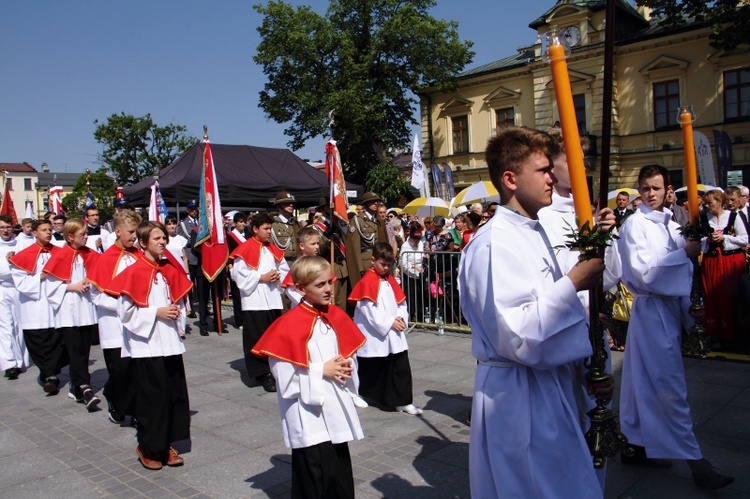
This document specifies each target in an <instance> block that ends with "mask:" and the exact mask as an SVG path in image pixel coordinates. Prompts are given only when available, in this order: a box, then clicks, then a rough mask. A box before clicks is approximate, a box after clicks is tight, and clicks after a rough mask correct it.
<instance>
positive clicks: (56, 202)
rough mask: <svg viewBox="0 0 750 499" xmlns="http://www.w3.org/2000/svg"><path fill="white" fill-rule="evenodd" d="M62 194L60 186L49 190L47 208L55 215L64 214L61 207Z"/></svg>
mask: <svg viewBox="0 0 750 499" xmlns="http://www.w3.org/2000/svg"><path fill="white" fill-rule="evenodd" d="M62 193H63V188H62V186H60V185H56V186H54V187H50V188H49V201H48V206H47V208H48V209H49V211H51V212H52V213H54V214H55V215H64V214H65V210H63V205H62Z"/></svg>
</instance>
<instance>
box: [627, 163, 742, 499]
mask: <svg viewBox="0 0 750 499" xmlns="http://www.w3.org/2000/svg"><path fill="white" fill-rule="evenodd" d="M667 175H668V172H667V170H666V168H664V167H663V166H659V165H647V166H644V167H643V168H642V169H641V171H640V173H639V174H638V190H639V192H640V193H641V197H642V198H643V203H641V204H640V206H638V210H637V211H636V212H635V213H634V214H632V215H630V216H629V217H628V218H627V219H626V220H625V222H624V223H623V224H622V227H621V230H620V240H619V241H618V244H619V249H620V256H621V258H622V282H623V283H624V284H625V285H626V286H627V287H628V289H630V290H631V291H632V292H633V295H634V296H635V299H634V300H633V308H632V311H631V314H630V325H629V327H628V337H627V343H626V348H625V359H624V361H623V365H622V390H621V392H620V425H621V427H622V432H623V433H624V434H625V436H626V437H628V440H629V442H630V444H631V445H632V447H633V450H634V455H633V456H630V457H629V456H623V461H624V462H628V463H629V464H641V465H644V466H648V467H652V468H654V467H655V468H668V467H670V466H671V464H670V463H668V462H664V461H659V460H660V459H685V460H686V461H687V463H688V465H689V466H690V469H691V470H692V472H693V480H694V481H695V483H696V485H697V486H698V487H701V488H706V489H718V488H721V487H725V486H727V485H729V484H730V483H732V482H733V481H734V479H733V478H731V477H727V476H723V475H720V474H719V473H717V472H716V471H715V470H714V469H713V467H712V466H711V463H709V462H708V461H707V460H705V459H703V456H702V454H701V450H700V447H699V446H698V442H697V440H696V439H695V434H694V433H693V421H692V420H691V418H690V406H689V405H688V403H687V384H686V382H685V369H684V366H683V363H682V352H681V350H680V342H681V338H682V329H683V328H688V327H690V326H692V324H693V320H692V318H691V317H690V316H689V314H688V308H689V306H690V289H691V281H692V273H693V264H692V263H691V261H690V258H693V257H697V256H698V253H699V252H700V242H699V241H686V240H685V238H684V237H683V236H682V235H681V234H680V233H679V230H678V229H679V227H678V225H677V222H674V221H672V212H671V211H670V210H668V209H667V208H665V207H664V204H665V200H666V192H667V185H668V184H667Z"/></svg>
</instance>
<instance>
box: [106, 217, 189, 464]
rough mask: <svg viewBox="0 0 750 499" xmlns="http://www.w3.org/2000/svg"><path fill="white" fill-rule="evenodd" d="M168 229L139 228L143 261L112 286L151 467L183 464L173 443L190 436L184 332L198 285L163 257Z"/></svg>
mask: <svg viewBox="0 0 750 499" xmlns="http://www.w3.org/2000/svg"><path fill="white" fill-rule="evenodd" d="M167 238H168V236H167V229H166V227H164V226H163V225H162V224H160V223H159V222H143V223H141V224H140V225H139V226H138V242H139V244H140V245H141V248H143V250H144V256H143V258H140V259H139V260H138V261H137V262H135V263H134V264H133V265H131V266H130V267H128V268H127V269H125V270H124V271H122V272H121V273H120V274H119V275H118V276H117V277H115V278H114V279H112V282H111V283H110V285H109V286H108V288H107V292H108V293H110V294H113V295H116V296H119V302H118V309H117V311H118V316H119V317H120V320H121V321H122V328H123V346H122V355H123V356H129V357H132V365H133V379H132V383H133V384H134V387H135V417H136V419H137V420H138V427H137V428H138V435H137V437H138V446H137V447H136V454H137V455H138V459H139V460H140V462H141V464H143V466H144V467H145V468H147V469H151V470H158V469H161V468H162V465H165V464H166V465H167V466H180V465H182V464H183V463H184V461H183V459H182V457H180V456H179V455H178V454H177V451H176V450H175V449H174V448H173V447H171V443H172V442H175V441H178V440H186V439H189V438H190V401H189V399H188V390H187V383H186V380H185V366H184V364H183V361H182V354H183V352H185V346H184V345H183V343H182V339H181V338H180V333H181V332H182V331H184V330H185V304H184V298H185V297H186V296H187V294H188V293H189V292H190V289H191V288H192V287H193V285H192V283H191V282H190V280H189V279H188V277H187V275H186V274H185V271H184V269H183V268H182V267H181V266H180V264H179V262H176V261H174V259H171V258H166V259H165V258H163V256H164V251H165V248H166V245H167Z"/></svg>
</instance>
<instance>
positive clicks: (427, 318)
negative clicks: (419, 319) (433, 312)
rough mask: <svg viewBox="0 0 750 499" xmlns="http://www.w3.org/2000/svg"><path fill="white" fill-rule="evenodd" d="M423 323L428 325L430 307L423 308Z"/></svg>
mask: <svg viewBox="0 0 750 499" xmlns="http://www.w3.org/2000/svg"><path fill="white" fill-rule="evenodd" d="M424 321H425V323H427V324H429V323H430V307H425V308H424Z"/></svg>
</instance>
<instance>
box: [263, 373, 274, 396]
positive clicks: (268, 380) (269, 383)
mask: <svg viewBox="0 0 750 499" xmlns="http://www.w3.org/2000/svg"><path fill="white" fill-rule="evenodd" d="M263 389H264V390H265V391H267V392H275V391H276V380H275V379H274V377H273V374H271V373H268V374H266V375H265V376H264V377H263Z"/></svg>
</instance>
